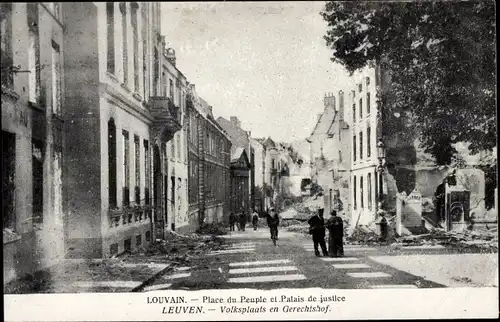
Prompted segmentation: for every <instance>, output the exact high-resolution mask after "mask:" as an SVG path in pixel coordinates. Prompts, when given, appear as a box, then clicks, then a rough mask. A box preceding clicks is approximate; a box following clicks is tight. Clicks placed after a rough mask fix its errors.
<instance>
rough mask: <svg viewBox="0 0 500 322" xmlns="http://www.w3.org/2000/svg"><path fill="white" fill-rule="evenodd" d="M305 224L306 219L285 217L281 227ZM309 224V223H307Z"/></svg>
mask: <svg viewBox="0 0 500 322" xmlns="http://www.w3.org/2000/svg"><path fill="white" fill-rule="evenodd" d="M301 225H304V221H301V220H297V219H285V220H281V223H280V227H284V228H286V227H290V226H301ZM305 225H306V226H307V223H305Z"/></svg>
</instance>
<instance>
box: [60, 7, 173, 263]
mask: <svg viewBox="0 0 500 322" xmlns="http://www.w3.org/2000/svg"><path fill="white" fill-rule="evenodd" d="M62 12H63V20H64V21H66V22H68V23H67V24H65V33H64V54H65V60H64V69H65V78H64V88H65V108H64V109H63V119H64V133H65V134H66V136H65V144H64V149H63V153H64V158H65V160H64V166H63V177H64V180H63V182H64V185H63V187H64V191H65V198H64V199H65V200H67V201H68V202H67V203H66V204H65V207H64V213H65V216H66V220H65V224H66V225H65V226H66V231H65V240H66V251H67V256H68V257H84V258H88V257H107V256H111V255H113V254H117V253H121V252H123V251H126V250H131V249H134V248H136V247H139V246H142V245H144V244H147V243H149V242H150V241H151V240H152V239H153V238H155V235H156V234H159V235H157V237H159V238H161V237H162V236H161V234H163V233H165V232H166V231H167V229H169V228H171V227H168V226H167V225H168V224H169V223H170V222H169V219H170V218H169V217H168V216H169V215H168V211H169V209H168V203H167V201H168V199H169V197H168V196H169V194H168V187H169V186H168V184H169V182H168V181H169V178H168V176H169V173H168V172H167V171H166V168H167V167H168V163H167V162H166V160H167V159H168V158H169V157H170V156H169V154H170V153H171V152H170V151H169V150H168V149H167V148H166V144H167V142H169V141H170V140H172V139H173V138H174V135H175V133H176V132H178V131H180V130H181V127H182V110H181V107H180V106H179V104H181V103H180V102H181V101H182V99H181V96H182V82H183V77H181V76H180V75H177V74H175V73H176V72H175V70H174V68H172V66H170V71H171V72H172V73H174V74H175V75H176V77H178V78H177V80H179V82H180V84H179V87H180V89H179V88H177V89H174V90H173V88H172V86H171V84H172V83H171V80H172V79H171V78H170V79H168V78H167V76H168V75H167V74H164V72H165V69H164V67H165V65H166V66H169V62H168V60H166V59H165V56H166V55H163V53H164V50H165V49H164V39H163V37H161V35H160V30H161V28H160V5H159V4H158V3H137V2H121V3H112V2H107V3H93V2H88V3H87V2H85V3H84V2H81V3H76V2H75V3H64V4H63V5H62ZM166 54H167V53H166ZM167 68H168V67H167ZM175 81H176V80H175V79H174V80H173V82H175ZM83 160H85V161H83ZM176 170H177V168H176ZM170 220H171V219H170ZM155 222H157V223H159V224H157V225H155Z"/></svg>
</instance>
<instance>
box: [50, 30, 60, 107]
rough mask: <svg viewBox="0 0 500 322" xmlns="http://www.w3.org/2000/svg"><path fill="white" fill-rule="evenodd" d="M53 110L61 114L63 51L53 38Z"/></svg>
mask: <svg viewBox="0 0 500 322" xmlns="http://www.w3.org/2000/svg"><path fill="white" fill-rule="evenodd" d="M52 112H53V113H54V114H56V115H58V116H61V115H62V113H61V53H60V50H59V45H58V44H57V43H56V42H54V41H53V40H52Z"/></svg>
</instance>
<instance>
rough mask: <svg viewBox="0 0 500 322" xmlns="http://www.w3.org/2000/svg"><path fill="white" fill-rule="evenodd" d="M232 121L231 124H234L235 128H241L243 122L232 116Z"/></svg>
mask: <svg viewBox="0 0 500 322" xmlns="http://www.w3.org/2000/svg"><path fill="white" fill-rule="evenodd" d="M230 120H231V124H233V125H234V126H235V127H241V122H240V120H238V118H237V117H236V116H231V118H230Z"/></svg>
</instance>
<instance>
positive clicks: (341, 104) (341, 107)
mask: <svg viewBox="0 0 500 322" xmlns="http://www.w3.org/2000/svg"><path fill="white" fill-rule="evenodd" d="M339 120H340V121H344V92H343V91H340V92H339Z"/></svg>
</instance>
